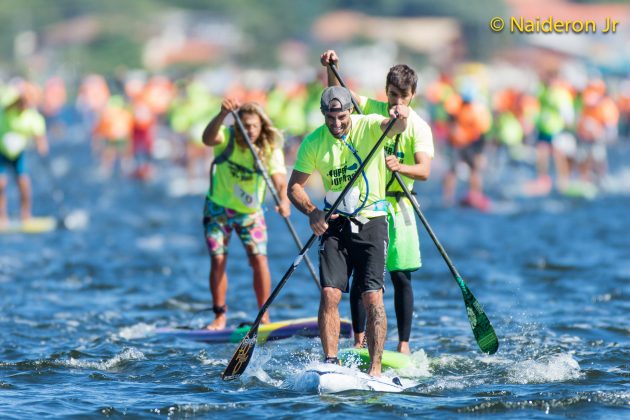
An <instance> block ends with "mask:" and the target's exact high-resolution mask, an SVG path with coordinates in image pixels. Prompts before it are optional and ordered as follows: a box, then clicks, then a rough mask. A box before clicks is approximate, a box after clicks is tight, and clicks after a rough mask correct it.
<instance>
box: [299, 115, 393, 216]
mask: <svg viewBox="0 0 630 420" xmlns="http://www.w3.org/2000/svg"><path fill="white" fill-rule="evenodd" d="M350 118H351V119H352V127H351V129H350V132H349V134H348V136H347V137H346V141H347V142H348V143H349V144H351V145H352V146H353V147H354V149H355V150H356V152H357V154H358V155H359V158H360V159H361V161H362V162H363V161H364V159H365V158H366V157H367V155H368V154H369V153H370V151H371V150H372V148H373V147H374V145H375V144H376V142H377V141H378V139H379V138H380V137H381V135H382V131H381V122H382V121H383V120H384V119H385V118H383V117H382V116H380V115H352V116H351V117H350ZM384 144H385V142H384V141H383V143H381V146H380V147H379V151H377V154H375V155H374V156H373V157H372V159H371V160H370V162H369V163H368V164H367V165H366V168H365V175H366V178H367V180H368V185H367V187H369V193H368V195H367V201H366V203H365V207H364V208H363V209H362V210H361V211H360V212H359V215H361V216H364V217H376V216H382V215H385V214H387V211H385V210H384V208H383V209H381V207H382V206H379V205H378V204H377V205H376V206H374V204H375V203H379V204H383V200H384V199H385V173H386V172H387V168H386V166H385V160H384V159H383V155H382V153H383V152H382V150H383V147H384ZM379 152H380V153H379ZM359 166H360V164H359V162H358V160H357V158H356V157H355V156H354V154H353V153H352V151H351V150H350V148H349V147H348V146H346V145H345V144H344V143H343V141H342V140H340V139H336V138H334V137H333V136H332V134H330V131H329V130H328V127H327V126H326V124H324V125H322V126H320V127H319V128H317V129H316V130H315V131H313V132H312V133H310V134H309V135H308V136H306V138H304V140H303V141H302V144H301V145H300V149H299V151H298V154H297V160H296V161H295V166H294V169H295V170H296V171H300V172H303V173H305V174H312V173H313V172H314V171H317V172H319V173H320V175H321V177H322V180H323V185H324V189H325V190H326V192H327V193H329V192H333V193H339V192H341V191H342V190H343V189H344V188H345V187H346V185H347V184H348V182H349V181H350V178H351V177H352V175H353V174H354V173H355V172H356V171H357V170H358V169H359ZM353 187H356V189H357V190H358V200H357V201H356V202H357V203H358V204H359V205H360V204H361V203H362V202H363V201H364V199H365V195H366V191H367V189H368V188H366V185H365V181H364V179H363V176H359V177H358V178H357V180H356V182H355V184H354V185H353ZM327 195H328V194H327ZM328 201H329V204H331V205H332V204H333V202H334V200H332V201H331V200H328ZM357 208H358V206H357Z"/></svg>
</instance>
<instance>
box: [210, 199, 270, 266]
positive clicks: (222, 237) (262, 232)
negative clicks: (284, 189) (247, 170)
mask: <svg viewBox="0 0 630 420" xmlns="http://www.w3.org/2000/svg"><path fill="white" fill-rule="evenodd" d="M203 227H204V233H205V236H206V244H207V246H208V251H209V252H210V255H211V256H215V255H222V254H227V249H228V244H229V242H230V236H231V235H232V230H235V231H236V233H237V234H238V236H239V238H240V239H241V242H242V243H243V246H244V247H245V252H247V255H267V225H266V224H265V216H264V214H263V212H262V210H259V211H257V212H256V213H239V212H236V211H234V210H232V209H228V208H226V207H222V206H219V205H217V204H215V203H213V202H212V201H210V200H208V199H207V198H206V202H205V204H204V210H203Z"/></svg>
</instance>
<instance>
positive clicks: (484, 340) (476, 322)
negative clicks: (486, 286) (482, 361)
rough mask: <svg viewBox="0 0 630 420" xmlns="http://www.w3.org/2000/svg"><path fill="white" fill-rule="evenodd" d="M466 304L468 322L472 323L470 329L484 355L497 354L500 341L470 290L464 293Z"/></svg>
mask: <svg viewBox="0 0 630 420" xmlns="http://www.w3.org/2000/svg"><path fill="white" fill-rule="evenodd" d="M464 303H465V305H466V314H467V315H468V322H470V327H471V328H472V330H473V334H474V336H475V340H476V341H477V344H478V345H479V348H480V349H481V351H482V352H484V353H488V354H494V353H496V352H497V350H498V349H499V339H498V338H497V335H496V333H495V332H494V328H492V325H491V324H490V320H489V319H488V317H487V316H486V313H485V312H484V311H483V308H482V307H481V305H480V304H479V302H477V299H475V297H474V296H473V294H472V293H471V292H470V290H466V292H465V293H464Z"/></svg>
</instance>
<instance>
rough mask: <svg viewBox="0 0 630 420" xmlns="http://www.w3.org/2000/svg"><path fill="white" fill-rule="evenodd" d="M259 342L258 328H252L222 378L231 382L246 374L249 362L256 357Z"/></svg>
mask: <svg viewBox="0 0 630 420" xmlns="http://www.w3.org/2000/svg"><path fill="white" fill-rule="evenodd" d="M257 340H258V326H256V328H252V329H251V330H249V332H248V333H247V334H246V335H245V337H243V339H242V340H241V344H239V346H238V348H237V349H236V351H235V352H234V355H233V356H232V359H231V360H230V362H229V363H228V365H227V367H226V368H225V370H224V371H223V373H222V374H221V378H223V380H224V381H230V380H232V379H236V378H238V377H239V376H241V375H242V374H243V372H245V369H247V365H248V364H249V361H250V360H251V359H252V356H253V355H254V347H256V341H257Z"/></svg>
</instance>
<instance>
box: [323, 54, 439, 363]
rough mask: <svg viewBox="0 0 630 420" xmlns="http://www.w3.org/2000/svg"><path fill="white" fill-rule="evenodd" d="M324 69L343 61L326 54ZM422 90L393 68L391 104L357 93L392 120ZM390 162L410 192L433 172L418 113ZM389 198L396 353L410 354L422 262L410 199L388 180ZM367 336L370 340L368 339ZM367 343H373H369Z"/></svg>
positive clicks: (361, 334) (360, 325) (404, 70)
mask: <svg viewBox="0 0 630 420" xmlns="http://www.w3.org/2000/svg"><path fill="white" fill-rule="evenodd" d="M321 63H322V65H323V66H326V67H328V64H335V65H338V63H339V58H338V56H337V54H336V53H335V51H332V50H329V51H326V52H325V53H324V54H322V56H321ZM338 83H339V81H338V80H337V79H336V77H335V75H334V73H333V72H332V71H331V70H330V67H328V85H329V86H334V85H337V84H338ZM417 84H418V75H417V74H416V72H415V71H414V70H413V69H412V68H410V67H409V66H407V65H405V64H398V65H396V66H394V67H392V68H391V69H390V70H389V73H388V74H387V78H386V81H385V93H386V94H387V102H380V101H376V100H374V99H368V98H366V97H363V96H358V95H356V94H354V93H353V96H354V97H355V98H356V100H357V102H358V103H359V105H360V106H361V108H362V109H363V112H364V113H365V114H379V115H388V114H389V112H390V110H391V109H392V108H395V107H396V106H400V105H405V106H409V103H410V102H411V100H412V99H413V96H414V95H415V93H416V86H417ZM385 151H386V154H387V157H386V158H385V163H386V165H387V169H388V170H389V171H391V172H398V173H399V174H400V175H401V178H402V179H403V181H404V182H405V185H406V186H407V188H408V189H409V191H413V182H414V180H421V181H425V180H427V179H428V177H429V174H430V172H431V159H432V158H433V154H434V149H433V136H432V134H431V129H430V127H429V125H428V124H427V123H426V122H425V121H424V120H423V119H422V118H420V116H419V115H418V114H416V113H415V112H414V111H412V110H410V112H409V119H408V124H407V128H406V130H405V131H404V132H403V133H401V134H399V135H398V136H396V137H395V138H389V139H387V142H386V144H385ZM386 176H387V180H386V190H387V192H386V195H387V201H388V203H389V205H390V209H391V210H392V211H390V212H389V216H388V217H389V238H390V241H389V249H388V252H387V270H388V271H389V274H390V277H391V279H392V283H393V284H394V306H395V310H396V321H397V326H398V351H399V352H401V353H406V354H409V353H411V350H410V348H409V338H410V335H411V320H412V315H413V289H412V287H411V273H412V272H413V271H416V270H418V269H419V268H420V267H421V265H422V261H421V258H420V240H419V238H418V229H417V227H416V219H415V216H414V214H413V207H412V205H411V203H410V202H409V199H407V198H406V197H405V194H404V192H403V190H402V188H401V187H400V185H399V184H398V181H396V179H395V178H394V176H393V174H386ZM360 300H361V295H360V293H359V292H358V290H357V288H355V287H354V284H353V287H352V290H351V292H350V308H351V312H352V323H353V328H354V333H355V346H357V347H361V346H363V341H364V338H365V311H364V310H363V308H362V307H361V305H360ZM368 336H369V334H368ZM368 339H369V337H368Z"/></svg>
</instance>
